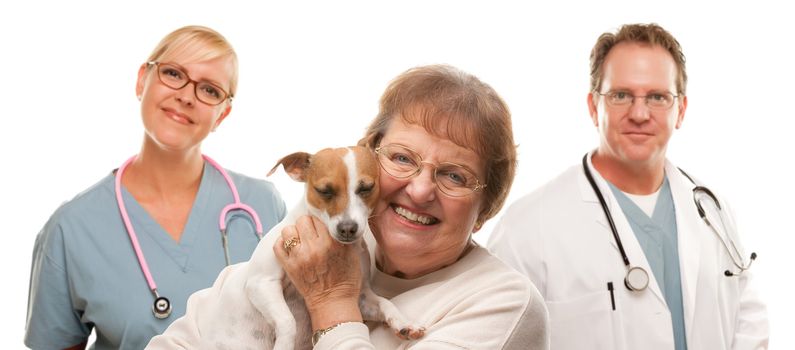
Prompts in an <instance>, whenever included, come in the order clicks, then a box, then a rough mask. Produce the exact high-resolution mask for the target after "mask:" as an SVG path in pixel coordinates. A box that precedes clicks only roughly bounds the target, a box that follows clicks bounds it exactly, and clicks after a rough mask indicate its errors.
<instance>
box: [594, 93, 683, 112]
mask: <svg viewBox="0 0 795 350" xmlns="http://www.w3.org/2000/svg"><path fill="white" fill-rule="evenodd" d="M596 94H597V95H599V96H602V97H604V98H605V102H607V105H608V106H611V107H628V106H631V105H632V103H634V102H635V99H636V98H642V99H643V100H644V101H645V102H646V106H647V107H649V109H654V110H659V111H664V110H668V109H669V108H671V106H673V105H674V100H676V98H678V97H679V96H680V95H674V94H672V93H671V92H668V91H663V92H652V93H649V94H647V95H646V96H635V95H633V94H631V93H630V92H628V91H621V90H618V91H608V92H606V93H600V92H596Z"/></svg>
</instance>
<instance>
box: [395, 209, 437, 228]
mask: <svg viewBox="0 0 795 350" xmlns="http://www.w3.org/2000/svg"><path fill="white" fill-rule="evenodd" d="M394 210H395V213H397V214H398V215H400V216H402V217H404V218H406V219H409V220H411V221H414V222H417V223H420V224H423V225H430V224H431V223H434V222H435V221H436V219H434V218H432V217H429V216H423V215H419V214H415V213H412V212H410V211H408V210H406V209H404V208H402V207H394Z"/></svg>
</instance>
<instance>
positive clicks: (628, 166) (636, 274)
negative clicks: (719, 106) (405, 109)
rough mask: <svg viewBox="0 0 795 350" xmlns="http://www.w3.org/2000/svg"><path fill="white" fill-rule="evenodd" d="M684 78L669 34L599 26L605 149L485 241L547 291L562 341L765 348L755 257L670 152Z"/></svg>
mask: <svg viewBox="0 0 795 350" xmlns="http://www.w3.org/2000/svg"><path fill="white" fill-rule="evenodd" d="M686 85H687V75H686V73H685V58H684V54H683V53H682V50H681V47H680V45H679V43H678V42H677V40H676V39H675V38H674V37H673V36H671V34H670V33H668V32H667V31H666V30H665V29H663V28H661V27H660V26H658V25H656V24H648V25H645V24H632V25H625V26H623V27H621V28H620V30H619V31H618V32H617V33H604V34H602V35H601V36H600V37H599V39H598V40H597V42H596V45H595V46H594V48H593V50H592V51H591V91H590V92H589V93H588V99H587V103H588V110H589V112H590V115H591V120H592V121H593V124H594V126H595V127H596V129H597V130H598V132H599V135H600V143H599V146H598V147H597V148H596V150H594V151H592V152H590V153H588V154H587V155H586V156H585V157H584V158H583V160H582V162H581V163H578V164H577V165H576V166H573V167H572V168H570V169H569V170H567V171H566V172H564V173H563V174H561V175H560V176H558V177H557V178H556V179H554V180H552V181H551V182H550V183H548V184H546V185H545V186H543V187H541V188H539V189H538V190H536V191H534V192H533V193H530V194H529V195H527V196H525V197H523V198H522V199H520V200H519V201H517V202H516V203H514V204H513V205H512V206H511V207H509V208H508V209H507V211H506V213H505V215H504V216H503V218H502V220H501V221H500V223H499V224H498V225H497V228H496V229H495V231H494V233H493V234H492V235H491V237H490V240H489V248H490V249H491V250H492V251H493V252H494V253H495V254H496V255H497V256H499V257H500V258H502V259H503V260H504V261H505V262H507V263H508V264H509V265H512V266H513V267H515V268H516V269H517V270H519V271H521V272H522V273H525V274H527V276H529V277H530V279H532V280H533V282H534V283H535V284H536V286H537V287H538V289H539V290H540V291H541V294H542V295H543V296H544V298H545V300H546V303H547V307H548V309H549V315H550V326H551V327H550V329H551V333H552V334H551V342H550V345H551V347H552V349H553V350H557V349H611V350H612V349H676V350H682V349H690V350H701V349H709V350H712V349H766V348H767V344H768V323H767V314H766V309H765V305H764V304H763V303H762V302H761V300H759V298H758V297H757V296H756V294H755V293H754V291H753V289H752V288H751V287H752V286H751V274H750V272H749V271H748V270H746V268H747V267H749V264H750V262H751V261H752V259H753V258H750V257H749V255H748V254H747V253H746V252H744V250H743V248H742V246H741V245H740V242H739V238H738V237H737V235H736V230H735V226H734V221H733V218H732V215H731V213H730V209H729V208H728V207H727V204H726V203H725V202H723V201H721V200H720V198H719V197H717V200H718V202H717V203H719V205H720V207H721V210H718V209H717V206H716V205H715V204H714V203H715V202H714V201H712V200H711V197H709V194H707V192H709V193H710V194H711V193H712V192H711V191H708V190H707V191H704V190H698V191H696V192H695V195H696V197H695V198H696V199H697V200H698V203H699V204H700V205H701V206H702V207H704V210H705V211H706V213H707V218H708V220H710V222H711V223H712V225H713V226H714V229H715V231H713V228H710V226H708V225H707V224H706V222H705V221H704V220H702V218H701V217H700V216H699V211H698V208H697V205H698V204H697V203H696V200H694V189H696V187H697V185H700V186H704V185H703V184H701V183H697V182H698V181H697V180H696V179H695V178H694V179H692V180H691V179H690V178H689V176H688V175H687V174H685V173H684V172H681V171H680V170H679V169H678V168H677V167H676V166H674V165H672V164H671V163H670V162H669V161H668V160H667V159H666V157H665V152H666V149H667V146H668V140H669V139H670V137H671V134H672V133H673V131H674V129H678V128H679V127H680V126H681V125H682V120H683V119H684V116H685V110H686V108H687V96H686V95H685V88H686ZM694 181H695V182H694ZM600 197H601V198H600ZM603 207H604V209H603ZM720 211H722V212H723V214H722V215H724V220H723V221H721V220H720V218H721V216H719V213H720ZM611 226H613V227H614V228H613V229H611ZM732 244H735V245H737V250H735V249H733V248H732ZM754 257H755V255H754ZM630 271H631V273H630ZM626 276H629V279H630V281H628V283H627V284H629V286H625V277H626ZM630 288H632V289H635V290H630Z"/></svg>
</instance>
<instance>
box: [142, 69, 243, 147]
mask: <svg viewBox="0 0 795 350" xmlns="http://www.w3.org/2000/svg"><path fill="white" fill-rule="evenodd" d="M163 63H171V64H175V65H176V66H178V67H180V68H182V70H183V71H184V72H185V73H187V75H188V76H189V77H190V79H193V80H195V81H199V82H211V83H213V84H215V85H217V86H219V87H221V88H223V89H224V90H225V91H229V89H230V81H231V79H232V76H233V70H234V65H233V61H232V59H231V58H230V57H228V56H224V57H218V58H215V59H210V60H205V61H200V62H192V63H186V62H181V61H180V57H172V58H168V61H164V62H163ZM194 90H195V87H194V83H189V84H187V85H186V86H184V87H182V88H181V89H177V90H175V89H172V88H170V87H168V86H166V85H165V84H163V82H161V81H160V79H159V78H158V72H157V67H155V66H153V65H147V64H144V65H142V66H141V68H140V70H139V72H138V81H137V85H136V93H137V94H138V96H140V99H141V117H142V119H143V123H144V128H145V130H146V139H145V142H148V143H153V144H154V145H156V146H157V147H158V148H160V149H163V150H167V151H185V150H189V149H191V148H194V147H198V146H199V145H200V144H201V142H202V141H203V140H204V138H205V137H207V135H208V134H209V133H210V131H212V130H214V129H215V128H216V127H217V126H218V125H220V124H221V122H222V121H223V120H224V118H225V117H226V116H227V115H228V114H229V112H230V110H231V105H230V102H229V100H228V99H227V100H226V101H224V102H222V103H221V104H219V105H217V106H210V105H207V104H205V103H203V102H201V101H199V100H198V99H197V98H196V94H195V92H194Z"/></svg>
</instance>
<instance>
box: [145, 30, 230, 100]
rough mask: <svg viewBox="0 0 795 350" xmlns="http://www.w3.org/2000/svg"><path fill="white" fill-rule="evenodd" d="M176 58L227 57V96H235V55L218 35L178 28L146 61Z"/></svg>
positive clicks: (213, 32)
mask: <svg viewBox="0 0 795 350" xmlns="http://www.w3.org/2000/svg"><path fill="white" fill-rule="evenodd" d="M177 57H179V58H180V59H183V60H186V61H188V62H201V61H207V60H212V59H216V58H219V57H229V58H230V60H231V63H232V77H231V79H230V80H229V95H230V96H235V92H236V91H237V79H238V63H237V54H236V53H235V50H234V49H233V48H232V45H231V44H230V43H229V42H228V41H227V40H226V38H224V37H223V36H222V35H221V34H220V33H218V32H216V31H214V30H212V29H210V28H207V27H202V26H186V27H182V28H179V29H177V30H175V31H173V32H171V33H169V34H168V35H166V36H165V37H164V38H163V40H160V43H159V44H157V46H156V47H155V49H154V50H153V51H152V53H151V54H150V55H149V58H147V60H146V61H147V62H153V61H169V60H173V59H175V58H177Z"/></svg>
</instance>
